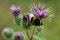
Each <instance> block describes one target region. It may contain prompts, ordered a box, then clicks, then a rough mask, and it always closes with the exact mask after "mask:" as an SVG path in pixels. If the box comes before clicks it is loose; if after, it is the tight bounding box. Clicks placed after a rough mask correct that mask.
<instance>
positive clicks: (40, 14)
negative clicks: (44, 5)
mask: <svg viewBox="0 0 60 40" xmlns="http://www.w3.org/2000/svg"><path fill="white" fill-rule="evenodd" d="M33 14H34V15H35V16H36V17H39V18H46V17H47V13H46V12H45V10H39V9H34V10H33Z"/></svg>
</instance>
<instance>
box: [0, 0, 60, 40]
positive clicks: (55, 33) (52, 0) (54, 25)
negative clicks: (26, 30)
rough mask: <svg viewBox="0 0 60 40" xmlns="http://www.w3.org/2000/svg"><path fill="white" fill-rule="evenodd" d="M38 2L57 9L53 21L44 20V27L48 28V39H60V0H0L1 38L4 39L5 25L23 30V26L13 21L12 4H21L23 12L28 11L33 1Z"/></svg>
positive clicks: (0, 39)
mask: <svg viewBox="0 0 60 40" xmlns="http://www.w3.org/2000/svg"><path fill="white" fill-rule="evenodd" d="M38 2H41V3H44V4H45V5H46V6H47V7H49V6H50V7H52V9H53V10H54V11H55V16H54V18H53V19H52V22H48V21H44V28H45V29H47V30H46V33H45V36H46V39H47V40H60V0H0V40H4V39H3V37H2V34H1V33H2V29H3V28H5V27H12V28H13V29H14V30H15V31H22V28H20V27H19V26H17V25H16V24H14V23H13V19H14V16H13V15H12V14H11V12H10V6H11V5H12V4H14V5H16V6H19V7H20V8H21V9H22V12H21V13H27V12H29V6H30V5H31V4H32V3H38ZM27 40H28V39H27Z"/></svg>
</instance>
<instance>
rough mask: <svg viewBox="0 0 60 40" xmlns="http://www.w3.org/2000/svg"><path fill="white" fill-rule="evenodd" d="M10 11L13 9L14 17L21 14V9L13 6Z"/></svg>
mask: <svg viewBox="0 0 60 40" xmlns="http://www.w3.org/2000/svg"><path fill="white" fill-rule="evenodd" d="M10 9H11V11H12V14H13V15H14V16H17V15H19V13H20V9H19V8H17V7H16V6H14V5H12V6H11V7H10Z"/></svg>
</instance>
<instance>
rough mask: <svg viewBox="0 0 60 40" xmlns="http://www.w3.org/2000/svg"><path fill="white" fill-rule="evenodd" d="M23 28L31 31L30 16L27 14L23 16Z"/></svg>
mask: <svg viewBox="0 0 60 40" xmlns="http://www.w3.org/2000/svg"><path fill="white" fill-rule="evenodd" d="M22 23H23V27H24V28H25V29H29V27H30V25H31V24H30V17H29V15H28V14H25V15H24V16H23V22H22Z"/></svg>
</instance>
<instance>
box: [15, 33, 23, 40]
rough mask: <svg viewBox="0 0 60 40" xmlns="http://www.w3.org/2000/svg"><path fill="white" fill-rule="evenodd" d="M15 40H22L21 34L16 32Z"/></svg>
mask: <svg viewBox="0 0 60 40" xmlns="http://www.w3.org/2000/svg"><path fill="white" fill-rule="evenodd" d="M15 40H23V36H22V35H21V34H16V35H15Z"/></svg>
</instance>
